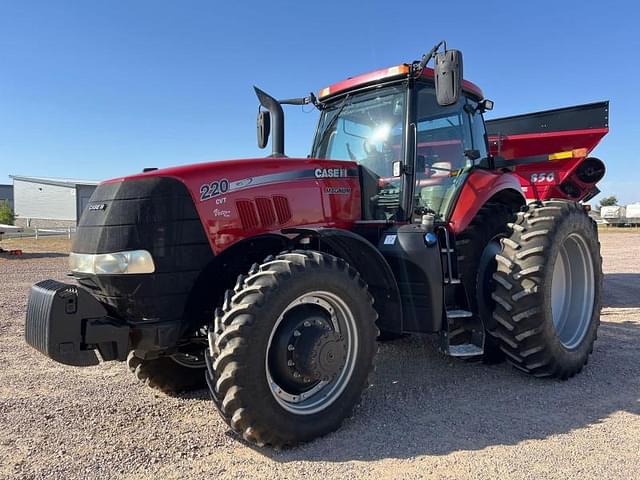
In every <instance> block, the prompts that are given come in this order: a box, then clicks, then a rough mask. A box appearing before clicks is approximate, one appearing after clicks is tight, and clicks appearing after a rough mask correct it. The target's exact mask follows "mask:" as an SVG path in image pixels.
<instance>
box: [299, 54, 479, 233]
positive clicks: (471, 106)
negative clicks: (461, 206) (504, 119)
mask: <svg viewBox="0 0 640 480" xmlns="http://www.w3.org/2000/svg"><path fill="white" fill-rule="evenodd" d="M402 67H406V69H408V66H407V65H402V66H400V67H392V68H391V69H387V71H392V72H395V71H402V70H401V68H402ZM433 73H434V72H433V70H428V71H425V72H423V74H422V75H421V76H420V77H419V78H418V79H413V78H410V77H408V76H404V77H401V78H396V79H393V78H392V79H390V80H389V81H388V82H385V83H383V84H380V83H376V84H375V85H369V86H366V85H365V86H364V87H360V88H356V89H355V90H349V89H344V90H340V84H337V85H336V86H334V87H329V92H332V91H336V90H337V91H336V93H333V94H331V98H329V99H328V100H326V103H324V108H323V109H322V113H321V116H320V121H319V124H318V129H317V133H316V137H315V140H314V144H313V148H312V152H311V156H312V157H313V158H321V159H331V160H352V161H355V162H358V164H359V166H360V168H361V177H362V190H363V206H362V207H363V220H392V221H400V222H404V221H414V222H415V221H418V222H419V221H420V220H421V218H422V216H423V215H425V214H431V215H433V216H434V217H435V219H436V220H440V221H444V220H446V219H447V217H448V214H449V211H450V207H451V204H452V200H453V199H454V198H455V194H456V192H457V191H458V190H459V188H460V186H461V185H462V184H463V182H464V179H465V177H466V175H467V173H468V172H469V170H470V169H471V168H472V167H473V166H476V165H482V164H487V163H488V150H487V141H486V133H485V129H484V122H483V119H482V111H483V108H484V105H485V104H484V103H482V102H481V100H482V93H481V92H480V90H479V89H478V88H477V87H475V88H474V87H472V86H471V84H467V85H468V88H465V89H463V92H462V95H460V96H458V99H457V100H456V101H455V102H454V103H452V104H450V105H444V106H443V105H440V104H439V103H438V100H437V96H436V89H435V87H434V80H433V76H434V75H433ZM354 80H357V78H356V79H354ZM325 91H326V89H325V90H323V91H322V92H325ZM322 92H321V95H322ZM320 98H321V99H322V98H323V97H322V96H321V97H320ZM411 173H413V175H412V177H413V180H412V181H408V180H409V179H411V176H410V175H405V174H411Z"/></svg>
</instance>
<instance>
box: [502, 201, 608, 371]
mask: <svg viewBox="0 0 640 480" xmlns="http://www.w3.org/2000/svg"><path fill="white" fill-rule="evenodd" d="M511 228H512V234H511V235H510V236H509V237H508V238H505V239H504V240H502V251H501V252H500V253H499V254H498V256H497V257H496V259H497V261H498V271H497V272H496V274H495V275H494V278H495V280H496V286H495V291H494V293H493V299H494V300H495V302H496V308H495V311H494V314H493V317H494V319H495V321H496V327H495V329H494V330H493V331H492V333H493V335H494V336H495V337H496V338H497V339H498V340H499V341H500V344H501V349H502V351H503V352H504V353H505V354H506V355H507V358H508V360H509V361H510V362H511V363H513V365H514V366H516V367H517V368H519V369H520V370H523V371H525V372H527V373H531V374H533V375H535V376H539V377H557V378H561V379H567V378H569V377H572V376H573V375H575V374H576V373H578V372H580V370H582V368H583V366H584V365H585V364H586V363H587V360H588V357H589V354H590V353H591V352H592V351H593V343H594V341H595V340H596V336H597V330H598V325H599V323H600V306H601V304H600V295H601V284H602V267H601V265H602V259H601V257H600V244H599V243H598V231H597V228H596V224H595V222H593V220H591V219H590V218H589V216H588V215H587V214H586V212H585V211H584V209H583V208H582V207H581V206H580V205H579V204H577V203H573V202H566V201H559V200H554V201H546V202H543V203H541V204H535V205H529V206H528V207H527V210H526V211H524V212H521V213H519V214H518V217H517V220H516V222H515V223H514V224H512V225H511Z"/></svg>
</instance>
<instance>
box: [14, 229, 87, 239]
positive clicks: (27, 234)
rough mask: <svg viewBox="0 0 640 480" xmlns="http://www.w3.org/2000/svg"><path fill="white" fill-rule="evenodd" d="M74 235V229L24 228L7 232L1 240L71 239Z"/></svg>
mask: <svg viewBox="0 0 640 480" xmlns="http://www.w3.org/2000/svg"><path fill="white" fill-rule="evenodd" d="M74 233H76V227H66V228H24V229H22V231H21V232H7V233H5V234H4V235H2V237H3V238H7V239H8V238H35V239H36V240H38V239H39V238H41V237H55V236H65V237H67V238H71V235H73V234H74Z"/></svg>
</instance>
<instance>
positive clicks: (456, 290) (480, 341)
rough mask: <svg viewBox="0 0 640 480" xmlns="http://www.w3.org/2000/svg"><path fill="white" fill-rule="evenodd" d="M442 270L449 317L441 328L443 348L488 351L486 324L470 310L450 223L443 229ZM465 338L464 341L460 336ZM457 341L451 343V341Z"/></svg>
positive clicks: (465, 354) (456, 353)
mask: <svg viewBox="0 0 640 480" xmlns="http://www.w3.org/2000/svg"><path fill="white" fill-rule="evenodd" d="M439 233H440V235H439V238H440V239H441V245H442V244H444V246H443V247H442V248H441V249H440V254H441V260H442V270H443V273H444V276H443V277H444V290H445V292H444V293H445V295H444V298H445V319H444V320H445V321H446V325H444V326H443V328H442V329H441V331H440V350H441V351H442V352H443V353H444V354H445V355H449V356H452V357H460V358H471V357H477V356H479V355H482V354H483V353H484V335H485V334H484V326H483V325H482V321H481V320H480V318H479V317H478V316H477V315H474V314H473V312H472V311H471V310H469V301H468V298H467V293H466V291H465V288H464V285H463V284H462V282H461V280H460V278H459V276H458V267H457V266H458V260H457V257H456V256H455V255H456V251H455V249H454V248H453V245H452V243H453V242H452V239H451V235H450V234H449V230H448V229H447V228H446V227H442V228H440V230H439ZM460 339H462V340H463V341H462V342H460V341H459V340H460ZM452 340H453V341H454V342H455V343H453V344H452V343H451V341H452Z"/></svg>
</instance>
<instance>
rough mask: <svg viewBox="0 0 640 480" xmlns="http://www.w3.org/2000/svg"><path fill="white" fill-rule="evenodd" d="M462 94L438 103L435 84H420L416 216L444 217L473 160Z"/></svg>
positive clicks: (417, 112) (417, 123) (417, 120)
mask: <svg viewBox="0 0 640 480" xmlns="http://www.w3.org/2000/svg"><path fill="white" fill-rule="evenodd" d="M465 104H466V99H465V98H464V97H462V98H461V99H460V100H459V101H458V103H456V104H455V105H451V106H447V107H442V106H440V105H438V102H437V101H436V96H435V90H434V89H433V87H429V86H424V87H422V88H420V90H419V91H418V95H417V105H416V131H417V135H416V160H417V162H416V163H417V165H416V185H415V189H414V193H415V198H414V215H415V217H414V220H419V218H420V216H421V215H423V214H425V213H432V214H434V215H435V216H436V218H437V219H438V220H444V217H445V216H446V212H447V209H448V207H449V204H450V202H451V201H452V199H453V197H454V194H455V192H456V190H457V189H458V188H459V187H460V186H461V185H462V183H463V181H464V176H465V173H466V172H467V171H468V169H469V168H471V166H473V161H472V160H470V159H469V158H468V157H467V156H466V155H465V151H468V150H471V149H473V148H474V141H473V136H472V130H471V123H470V122H471V120H470V116H469V114H468V113H467V111H466V110H465V108H464V106H465Z"/></svg>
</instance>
